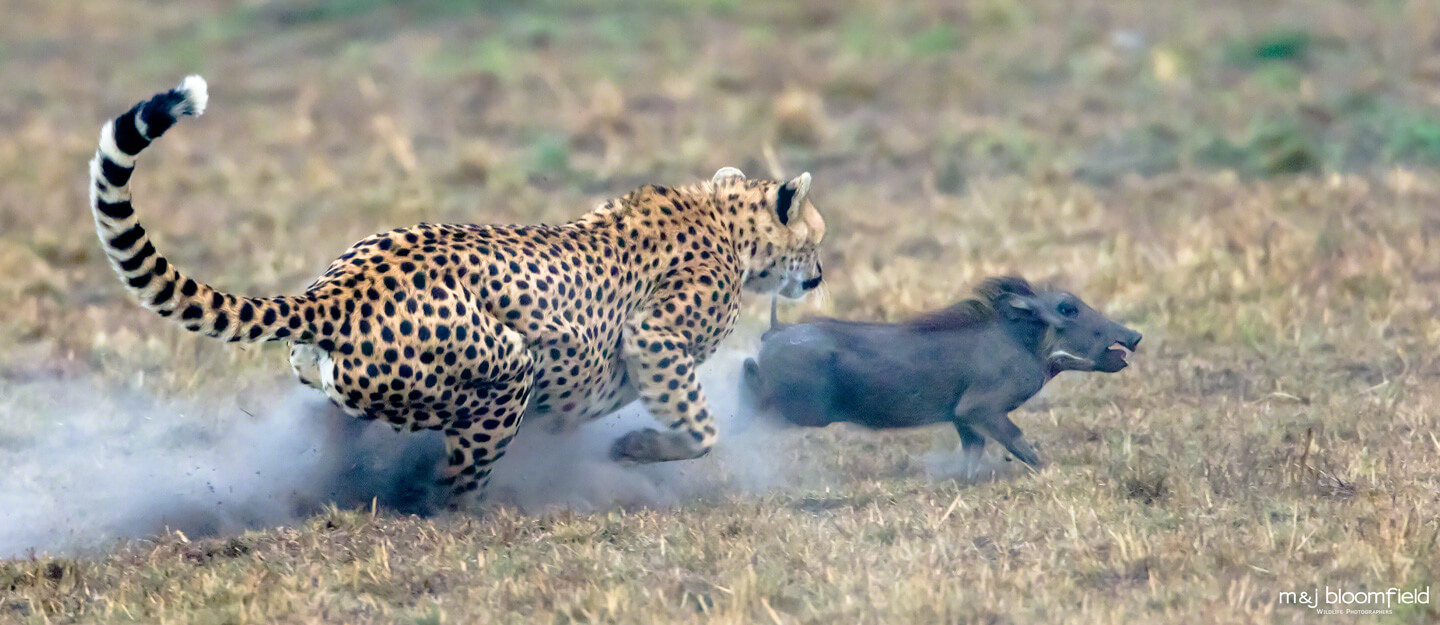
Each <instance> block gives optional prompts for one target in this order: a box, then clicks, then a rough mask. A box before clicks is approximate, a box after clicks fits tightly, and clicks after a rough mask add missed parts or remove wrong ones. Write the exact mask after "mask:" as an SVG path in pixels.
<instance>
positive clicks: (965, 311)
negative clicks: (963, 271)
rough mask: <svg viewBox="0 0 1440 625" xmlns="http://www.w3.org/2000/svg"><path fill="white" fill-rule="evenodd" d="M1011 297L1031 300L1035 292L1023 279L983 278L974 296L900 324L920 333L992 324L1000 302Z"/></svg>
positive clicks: (1010, 277)
mask: <svg viewBox="0 0 1440 625" xmlns="http://www.w3.org/2000/svg"><path fill="white" fill-rule="evenodd" d="M1013 295H1021V296H1026V297H1034V296H1035V289H1034V288H1033V287H1031V286H1030V283H1029V282H1026V281H1025V279H1024V278H1018V277H1015V276H1003V277H998V278H987V279H986V280H985V281H984V282H981V283H980V286H978V287H975V293H974V297H971V298H969V299H965V300H961V301H959V302H956V303H954V304H951V305H949V306H946V307H945V308H941V309H939V310H932V311H930V312H927V313H921V314H920V315H917V316H915V317H913V318H911V319H910V320H909V321H906V322H904V323H905V325H906V326H908V327H910V328H911V329H914V330H920V331H941V330H958V329H961V328H970V327H975V326H978V325H983V324H986V323H989V322H991V321H994V320H995V319H996V318H997V317H998V316H999V314H1000V313H999V305H1000V301H1001V300H1003V299H1005V298H1007V297H1010V296H1013Z"/></svg>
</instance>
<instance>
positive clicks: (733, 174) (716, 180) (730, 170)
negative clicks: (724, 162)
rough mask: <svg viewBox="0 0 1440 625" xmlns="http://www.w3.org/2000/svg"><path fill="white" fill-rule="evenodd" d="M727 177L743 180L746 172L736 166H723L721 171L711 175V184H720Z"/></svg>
mask: <svg viewBox="0 0 1440 625" xmlns="http://www.w3.org/2000/svg"><path fill="white" fill-rule="evenodd" d="M727 178H739V179H741V180H744V179H745V172H742V171H740V170H738V169H735V168H734V167H721V168H720V169H719V171H716V172H715V175H714V176H711V177H710V184H720V183H721V182H722V181H724V180H725V179H727Z"/></svg>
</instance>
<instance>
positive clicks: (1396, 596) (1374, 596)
mask: <svg viewBox="0 0 1440 625" xmlns="http://www.w3.org/2000/svg"><path fill="white" fill-rule="evenodd" d="M1280 603H1282V604H1286V605H1303V606H1305V607H1308V608H1312V609H1315V610H1319V611H1320V612H1322V613H1326V614H1389V613H1390V612H1391V610H1392V609H1393V608H1394V607H1395V606H1398V605H1429V604H1430V587H1429V586H1426V587H1425V588H1423V589H1421V588H1414V589H1410V590H1406V589H1403V588H1394V587H1391V588H1387V589H1384V590H1345V589H1344V588H1341V587H1335V588H1331V587H1329V586H1326V587H1324V589H1321V588H1319V587H1316V588H1314V589H1312V590H1302V591H1285V592H1282V593H1280ZM1356 606H1363V608H1362V609H1358V610H1357V609H1355V607H1356Z"/></svg>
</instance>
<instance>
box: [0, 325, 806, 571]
mask: <svg viewBox="0 0 1440 625" xmlns="http://www.w3.org/2000/svg"><path fill="white" fill-rule="evenodd" d="M733 345H734V343H733V342H732V343H728V344H727V345H726V346H723V347H722V349H721V351H720V352H719V353H717V354H716V355H715V356H713V357H712V358H711V359H710V360H709V361H708V362H706V364H705V365H704V366H702V367H701V368H700V375H701V380H702V383H703V384H704V385H705V389H706V393H707V396H708V399H709V402H710V406H711V410H712V412H713V414H714V415H715V417H716V419H717V421H718V422H719V427H720V436H721V440H720V444H719V445H718V446H717V448H716V449H715V450H714V451H712V453H711V454H709V455H708V456H706V457H705V458H701V459H699V460H693V461H684V462H670V463H661V464H655V465H640V466H621V465H618V464H616V463H614V462H612V461H610V460H609V458H608V451H609V448H610V445H611V443H612V442H613V441H614V440H616V439H617V438H619V437H620V436H622V435H624V434H625V433H626V432H628V431H630V430H632V429H635V428H642V427H660V426H659V425H658V424H657V423H656V422H655V421H654V419H653V418H652V417H650V415H649V413H647V412H646V411H645V410H644V409H643V408H642V407H640V405H639V404H638V403H635V404H632V405H630V406H628V407H626V408H624V409H622V410H621V411H619V412H618V413H616V414H613V415H611V416H608V417H605V418H602V419H599V420H597V421H595V422H592V423H590V424H587V425H585V426H582V427H581V428H579V429H577V430H576V431H574V432H570V433H568V434H554V433H550V432H548V431H546V429H545V428H544V427H543V422H539V423H537V424H538V425H540V427H526V426H524V425H522V427H521V432H520V434H519V435H518V436H517V437H516V438H515V440H514V442H513V443H512V444H511V446H510V449H509V451H508V453H507V454H506V456H505V458H504V459H502V460H501V461H500V462H499V463H498V464H497V465H496V469H495V473H494V476H493V477H492V482H491V493H492V495H493V496H492V500H493V501H495V502H496V503H500V504H508V505H513V506H515V507H517V508H519V509H520V510H521V511H523V512H526V513H530V514H544V513H548V512H552V511H555V510H560V509H573V510H580V511H589V510H596V509H604V508H608V507H612V506H627V507H628V506H665V505H670V504H673V503H676V502H679V501H682V500H686V499H691V498H695V497H703V496H710V495H720V494H724V493H727V492H760V491H765V490H770V489H775V488H780V487H784V486H787V485H791V484H798V483H800V481H802V479H803V474H804V473H805V472H804V471H803V470H802V468H801V467H799V466H797V465H796V463H794V462H790V461H787V458H793V455H792V454H787V453H786V451H785V447H786V445H787V441H790V440H793V437H791V436H785V435H784V433H783V432H782V431H781V429H782V428H781V426H778V425H776V424H773V423H772V422H771V421H769V420H768V419H765V418H762V417H757V416H755V414H754V412H753V410H750V409H748V408H747V407H746V404H745V402H744V401H743V400H742V399H741V398H740V397H739V395H740V393H739V390H740V379H739V375H740V364H741V362H743V359H744V357H745V356H746V354H748V353H751V352H750V351H749V350H741V349H736V348H735V347H733ZM3 394H4V395H5V396H6V398H5V399H4V400H0V474H3V475H5V476H6V477H5V479H4V481H3V483H0V558H3V557H15V556H21V555H24V554H26V553H30V552H34V553H51V554H66V553H80V552H85V551H87V550H90V549H95V548H101V547H104V546H105V545H107V544H109V543H111V542H112V541H114V540H117V539H122V538H144V537H149V536H156V535H159V534H162V533H164V532H166V531H180V532H183V533H184V534H185V535H186V536H188V537H191V538H196V537H201V536H215V535H227V534H236V533H239V532H241V531H244V530H246V529H251V528H260V527H273V526H278V525H285V524H291V523H295V522H297V521H299V520H300V519H303V518H304V517H305V516H308V515H310V514H313V513H315V512H317V511H319V510H320V509H322V507H323V506H325V505H327V504H331V503H333V504H335V505H338V506H340V507H363V506H367V505H369V504H370V503H371V502H372V501H374V502H376V503H378V504H379V506H380V507H382V508H385V509H389V510H392V511H397V512H400V513H412V512H418V513H424V512H429V511H433V510H435V509H436V506H437V504H438V502H439V499H440V497H441V496H442V495H443V493H441V491H440V489H439V488H437V487H435V486H434V484H433V478H432V476H433V475H434V470H435V467H436V466H437V463H438V462H440V461H441V459H442V458H443V457H444V442H443V438H442V437H441V436H440V435H439V434H438V433H435V432H416V433H396V432H394V431H393V430H391V429H390V428H389V426H387V425H385V424H382V423H368V422H363V421H359V420H355V419H352V418H349V417H346V416H344V415H343V414H341V413H340V412H339V411H338V410H336V409H335V408H334V407H333V406H331V405H330V404H329V403H328V402H327V401H325V399H324V398H323V397H322V396H321V395H319V394H318V393H317V392H314V391H311V390H309V389H303V388H296V389H293V390H290V391H288V392H283V393H281V396H280V397H279V398H278V399H274V400H270V401H268V402H266V403H263V404H262V405H261V406H260V407H259V408H258V409H257V410H254V411H252V412H254V416H252V415H250V414H248V413H246V412H244V411H242V410H240V409H239V408H236V407H233V404H234V402H227V403H229V404H231V405H232V406H231V407H230V408H217V407H215V406H213V405H210V404H207V403H205V402H196V401H191V402H180V401H175V402H164V401H157V400H154V399H151V398H147V397H144V396H141V395H138V394H135V393H126V392H116V391H114V390H111V389H105V388H101V387H100V386H98V385H96V384H93V383H88V382H77V381H44V382H30V383H25V384H20V385H16V386H11V387H7V388H6V389H4V393H3ZM212 403H213V402H212ZM532 425H536V424H532Z"/></svg>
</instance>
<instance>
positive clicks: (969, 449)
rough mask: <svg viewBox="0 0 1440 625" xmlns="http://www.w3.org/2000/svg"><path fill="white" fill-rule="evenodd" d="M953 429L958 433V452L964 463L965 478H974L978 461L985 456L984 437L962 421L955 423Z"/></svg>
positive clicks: (977, 469) (978, 465) (977, 471)
mask: <svg viewBox="0 0 1440 625" xmlns="http://www.w3.org/2000/svg"><path fill="white" fill-rule="evenodd" d="M955 431H956V432H959V433H960V453H961V455H962V458H963V462H964V463H965V479H970V480H973V479H975V474H976V473H979V472H980V463H981V461H982V460H983V459H984V457H985V437H984V436H981V435H980V433H979V432H976V431H975V428H972V427H970V426H968V425H965V424H963V423H956V424H955Z"/></svg>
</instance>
